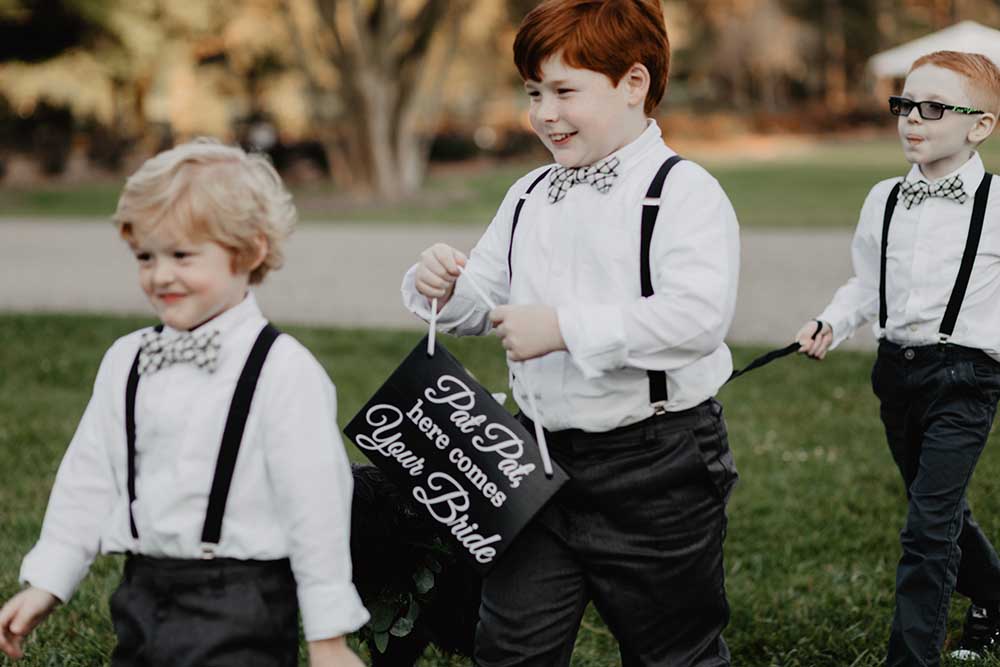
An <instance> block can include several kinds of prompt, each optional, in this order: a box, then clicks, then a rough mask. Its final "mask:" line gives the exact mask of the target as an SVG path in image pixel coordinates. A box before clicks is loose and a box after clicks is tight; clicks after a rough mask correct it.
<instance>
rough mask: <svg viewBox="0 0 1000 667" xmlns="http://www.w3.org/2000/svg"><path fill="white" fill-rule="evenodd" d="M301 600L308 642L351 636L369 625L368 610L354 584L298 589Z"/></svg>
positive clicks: (300, 607) (303, 622)
mask: <svg viewBox="0 0 1000 667" xmlns="http://www.w3.org/2000/svg"><path fill="white" fill-rule="evenodd" d="M298 596H299V610H300V611H301V612H302V629H303V631H304V632H305V636H306V641H310V642H313V641H319V640H321V639H332V638H334V637H340V636H342V635H346V634H350V633H352V632H354V631H355V630H357V629H358V628H360V627H361V626H363V625H364V624H365V623H367V622H368V618H369V616H368V610H367V609H365V606H364V605H363V604H362V603H361V598H360V597H359V596H358V592H357V590H356V589H355V588H354V585H353V584H341V585H336V584H335V585H325V586H311V587H309V588H308V589H303V588H302V587H299V590H298Z"/></svg>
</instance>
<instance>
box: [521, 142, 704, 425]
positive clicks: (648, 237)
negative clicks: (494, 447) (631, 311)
mask: <svg viewBox="0 0 1000 667" xmlns="http://www.w3.org/2000/svg"><path fill="white" fill-rule="evenodd" d="M683 159H684V158H682V157H681V156H680V155H672V156H671V157H669V158H667V159H666V160H665V161H664V162H663V164H662V165H660V168H659V170H658V171H657V172H656V175H655V176H654V177H653V180H652V182H651V183H650V184H649V189H648V190H647V191H646V198H645V200H643V203H642V238H641V240H640V244H639V245H640V248H639V282H640V285H641V287H642V296H644V297H648V296H652V295H653V280H652V271H651V270H650V260H649V252H650V248H651V247H652V243H653V228H654V227H656V217H657V215H658V214H659V212H660V195H661V194H662V192H663V184H664V183H665V182H666V180H667V174H669V173H670V170H671V169H673V168H674V165H676V164H677V163H678V162H680V161H681V160H683ZM548 173H549V170H548V169H546V170H545V171H544V172H542V173H541V174H540V175H539V176H538V178H536V179H535V180H534V181H533V182H532V183H531V185H529V186H528V189H527V190H525V192H524V194H523V195H521V199H520V200H519V201H518V202H517V207H516V208H515V209H514V221H513V223H512V224H511V228H510V245H509V246H508V248H507V276H508V279H509V280H512V279H513V277H514V269H513V264H512V263H511V255H512V253H513V250H514V231H515V230H516V229H517V222H518V219H519V218H520V217H521V207H522V206H523V205H524V200H525V199H527V198H528V195H530V194H531V191H532V190H534V189H535V186H536V185H538V184H539V183H540V182H541V180H542V179H543V178H545V176H546V175H547V174H548ZM647 374H648V376H649V402H650V403H652V404H653V405H655V406H657V407H658V408H662V407H663V405H664V404H665V403H666V402H667V374H666V373H664V372H663V371H648V372H647Z"/></svg>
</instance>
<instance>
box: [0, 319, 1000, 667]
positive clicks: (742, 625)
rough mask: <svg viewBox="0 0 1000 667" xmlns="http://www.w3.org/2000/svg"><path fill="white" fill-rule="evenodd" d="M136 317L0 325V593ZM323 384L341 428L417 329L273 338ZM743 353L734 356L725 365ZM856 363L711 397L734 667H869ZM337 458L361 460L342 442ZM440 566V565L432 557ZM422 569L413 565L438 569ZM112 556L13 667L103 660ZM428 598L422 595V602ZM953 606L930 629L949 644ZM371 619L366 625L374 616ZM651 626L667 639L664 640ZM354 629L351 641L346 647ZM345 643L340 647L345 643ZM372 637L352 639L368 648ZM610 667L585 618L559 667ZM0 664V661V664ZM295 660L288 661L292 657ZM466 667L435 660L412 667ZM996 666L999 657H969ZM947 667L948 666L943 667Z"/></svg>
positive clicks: (884, 558) (877, 558)
mask: <svg viewBox="0 0 1000 667" xmlns="http://www.w3.org/2000/svg"><path fill="white" fill-rule="evenodd" d="M147 323H148V321H147V320H144V319H138V318H111V317H82V316H55V315H0V340H3V341H4V343H5V344H4V345H3V346H0V460H2V461H3V463H4V467H3V475H2V480H3V483H2V484H0V536H2V539H0V564H2V565H0V598H6V597H7V596H9V595H11V594H13V593H14V592H15V591H16V590H17V589H18V584H17V572H18V568H19V566H20V560H21V558H22V557H23V555H24V554H25V553H26V552H27V550H28V549H30V548H31V545H32V544H33V543H34V541H35V540H36V539H37V535H38V530H39V527H40V524H41V520H42V516H43V513H44V509H45V503H46V500H47V498H48V493H49V490H50V488H51V484H52V480H53V478H54V476H55V471H56V467H57V465H58V462H59V460H60V457H61V456H62V453H63V451H64V450H65V447H66V443H67V442H68V441H69V438H70V437H71V436H72V433H73V430H74V428H75V426H76V422H77V420H78V419H79V418H80V415H81V414H82V412H83V409H84V406H85V404H86V401H87V398H88V396H89V393H90V387H91V384H92V382H93V378H94V375H95V373H96V370H97V366H98V363H99V361H100V358H101V355H102V354H103V352H104V350H105V349H106V348H107V347H108V346H109V345H110V343H111V342H112V341H113V340H114V339H115V338H116V337H118V336H120V335H122V334H124V333H126V332H128V331H131V330H133V329H135V328H137V327H139V326H143V325H145V324H147ZM287 330H289V331H290V332H291V333H292V334H293V335H295V336H296V337H297V338H299V340H301V341H302V342H303V343H304V344H305V345H307V346H308V347H309V348H310V349H311V350H313V352H314V353H315V354H316V355H317V357H318V358H319V359H320V360H321V362H322V363H323V364H324V366H325V367H326V368H327V370H328V371H329V372H330V374H331V377H333V378H334V380H335V381H336V383H337V387H338V397H339V400H340V408H341V410H340V415H339V420H340V422H341V424H342V425H343V424H344V423H345V422H346V421H347V420H348V419H349V418H350V417H351V416H353V414H354V413H355V412H356V411H357V410H358V409H359V408H360V407H361V405H362V404H363V402H364V401H365V400H366V399H367V398H368V397H369V396H370V395H371V394H372V393H373V392H374V391H375V389H376V388H377V387H378V386H379V385H380V384H381V383H382V381H383V380H384V379H385V377H387V375H388V374H389V373H390V372H391V371H392V370H393V369H394V368H395V366H396V365H397V364H398V363H399V361H400V360H401V359H402V358H403V357H404V356H405V355H406V354H407V353H408V351H409V350H410V348H411V347H412V346H413V345H414V344H415V343H416V341H417V338H418V336H419V335H418V334H416V333H408V332H390V331H377V330H363V331H362V330H355V331H343V330H325V329H318V328H299V327H288V328H287ZM442 342H443V344H444V345H446V346H447V347H448V348H449V349H450V350H451V351H452V352H453V353H454V354H455V355H456V356H457V357H458V358H459V359H461V360H462V361H463V363H465V364H466V365H467V366H468V367H469V368H470V369H472V370H473V371H474V372H475V373H476V375H477V376H478V377H479V378H480V379H481V381H482V382H483V383H484V384H485V385H486V386H487V387H488V388H491V389H499V388H502V387H503V386H504V384H505V382H506V372H505V368H504V360H503V353H502V350H501V348H500V347H499V346H498V345H497V341H496V340H495V339H493V338H487V339H462V340H454V339H451V338H444V339H443V340H442ZM759 352H761V350H755V349H737V350H736V351H735V356H736V360H735V361H736V366H738V367H739V366H742V365H745V363H746V362H747V361H748V360H749V359H751V358H752V357H753V356H754V355H755V354H757V353H759ZM871 361H872V356H871V355H870V354H866V353H850V352H841V351H835V352H834V353H833V354H832V355H831V356H830V357H829V358H828V359H827V360H826V361H823V362H821V363H816V362H810V361H808V360H805V359H802V358H798V357H792V358H789V359H783V360H781V361H779V362H777V363H775V364H773V365H771V366H768V367H766V368H764V369H761V370H760V371H757V372H755V373H753V374H751V375H748V376H746V377H744V378H741V379H739V380H737V381H735V382H733V383H732V384H731V385H728V386H726V387H725V388H724V389H723V391H722V392H721V395H720V400H721V401H722V403H723V404H724V406H725V410H726V419H727V422H728V425H729V431H730V442H731V444H732V447H733V450H734V453H735V456H736V461H737V465H738V466H739V469H740V474H741V481H740V483H739V485H738V486H737V488H736V491H735V493H734V495H733V499H732V502H731V504H730V507H729V516H730V522H729V535H728V537H727V540H726V569H727V587H728V591H729V600H730V604H731V607H732V614H733V615H732V620H731V623H730V625H729V628H728V629H727V631H726V639H727V641H728V642H729V645H730V648H731V649H732V652H733V655H734V656H735V664H739V665H742V666H746V667H779V666H780V667H846V666H853V667H878V666H880V665H881V663H882V660H883V657H884V645H885V640H886V637H887V636H888V628H889V621H890V616H891V613H892V590H893V580H894V571H895V566H896V560H897V558H898V556H899V545H898V532H899V529H900V528H901V526H902V524H903V520H904V516H905V511H906V504H905V500H904V497H903V490H902V485H901V483H900V481H899V479H898V473H897V472H896V470H895V467H894V465H893V463H892V461H891V459H890V457H889V454H888V450H887V447H886V445H885V442H884V435H883V433H882V428H881V424H880V422H879V419H878V412H877V405H876V401H875V399H874V398H873V396H872V395H871V391H870V389H869V387H868V375H869V371H870V367H871ZM998 444H1000V443H998V438H997V434H996V430H995V431H994V435H993V437H992V439H991V442H990V443H989V445H988V446H987V448H986V452H985V454H984V455H983V457H982V459H981V461H980V463H979V466H978V469H977V473H976V476H975V478H974V479H973V482H972V485H971V489H970V503H971V505H972V507H973V508H974V510H975V512H976V516H977V519H978V520H979V522H980V524H981V525H982V527H983V529H984V530H985V531H986V533H987V534H988V535H991V536H992V537H993V538H994V540H995V541H997V540H1000V457H998V455H997V451H996V448H997V445H998ZM350 450H351V451H350V454H351V457H352V458H353V459H355V460H362V458H363V457H362V456H361V455H360V453H359V452H358V451H357V450H355V449H353V447H351V448H350ZM444 557H445V556H444V555H441V556H440V558H444ZM434 560H435V562H430V561H429V562H427V563H425V566H426V569H427V570H428V571H429V572H433V573H435V580H436V578H437V575H436V573H437V572H438V571H439V570H440V569H441V567H440V562H439V559H438V557H437V556H435V558H434ZM120 567H121V565H120V560H119V559H118V558H114V557H102V558H99V559H98V560H97V561H96V563H95V564H94V567H93V568H92V570H91V574H90V576H88V577H87V578H86V579H85V581H84V584H83V586H82V587H81V589H80V591H79V592H78V593H77V595H76V596H75V597H74V598H73V600H71V601H70V602H69V604H67V605H65V606H64V607H62V608H60V609H59V610H57V611H56V613H55V614H54V615H53V616H52V617H51V618H50V619H49V620H48V621H46V623H45V624H44V625H43V626H42V627H40V628H39V629H38V630H37V631H36V633H35V634H34V635H33V637H32V639H31V640H30V642H29V643H28V646H27V649H28V657H27V658H26V659H25V660H24V661H22V662H20V663H18V664H19V665H23V666H24V667H41V666H49V665H60V666H61V667H62V666H69V667H84V666H86V667H90V666H92V665H97V664H105V663H106V660H107V656H108V655H109V654H110V651H111V648H112V646H113V643H114V636H113V631H112V628H111V623H110V619H109V617H108V612H107V600H108V597H109V596H110V594H111V592H112V591H113V590H114V588H115V586H116V585H117V582H118V577H119V572H120ZM417 574H418V576H417V579H415V580H414V593H413V595H412V596H405V597H404V598H403V599H399V600H395V601H390V604H388V605H385V606H383V605H374V606H373V608H372V610H371V611H372V612H373V626H371V627H372V628H373V629H374V627H377V628H378V631H377V632H373V633H372V642H373V643H374V646H375V648H374V649H366V648H364V647H363V646H362V648H361V653H362V655H368V654H367V653H366V651H368V650H378V647H379V646H381V647H382V648H384V647H385V646H387V645H388V642H389V641H392V638H393V636H401V635H405V634H406V633H408V632H409V631H410V630H411V629H412V624H413V622H414V621H415V620H416V619H418V618H419V613H420V609H421V608H422V604H421V597H420V595H421V594H420V593H418V592H417V585H418V583H417V582H418V580H420V581H424V582H427V581H429V580H430V579H429V577H428V576H427V574H424V573H422V572H421V570H420V569H419V568H418V572H417ZM433 591H434V589H433V588H431V589H430V590H429V591H428V593H429V594H432V593H433ZM964 611H965V604H964V602H961V601H958V600H956V602H955V604H953V605H952V611H951V615H950V617H949V619H948V626H947V628H948V639H947V641H948V642H949V645H954V642H955V641H956V639H957V636H958V633H959V632H960V629H961V623H962V616H963V614H964ZM376 619H377V620H376ZM665 631H668V629H665ZM363 635H364V633H361V635H360V636H361V637H363ZM358 641H359V640H358V639H353V640H352V643H353V645H354V646H358ZM371 645H372V644H368V646H371ZM617 663H618V654H617V644H616V643H615V640H614V638H613V637H612V636H611V634H610V633H609V632H608V630H607V628H606V627H605V626H604V624H603V622H602V621H601V619H600V617H599V616H598V614H597V613H596V611H595V610H594V609H593V608H590V609H588V610H587V613H586V614H585V616H584V621H583V627H582V629H581V631H580V635H579V637H578V639H577V643H576V651H575V653H574V656H573V665H574V667H607V666H608V665H612V664H617ZM5 664H8V663H7V662H5V661H3V660H0V665H5ZM302 664H303V665H304V664H305V657H304V653H303V657H302ZM464 664H467V661H465V660H462V659H451V658H448V657H446V656H443V655H441V654H440V653H439V652H437V651H436V650H433V649H432V650H429V651H428V652H427V654H426V655H425V656H424V658H423V660H422V662H421V665H422V666H423V667H457V666H458V665H464ZM979 664H981V665H982V667H1000V661H995V660H994V661H987V662H984V663H979ZM945 665H946V666H947V667H956V663H949V662H948V661H946V662H945Z"/></svg>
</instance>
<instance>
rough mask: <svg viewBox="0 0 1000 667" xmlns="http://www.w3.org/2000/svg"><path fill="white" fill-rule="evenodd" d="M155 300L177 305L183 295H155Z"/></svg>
mask: <svg viewBox="0 0 1000 667" xmlns="http://www.w3.org/2000/svg"><path fill="white" fill-rule="evenodd" d="M156 298H157V299H159V300H160V301H162V302H163V303H177V302H178V301H180V300H181V299H183V298H184V295H183V294H157V295H156Z"/></svg>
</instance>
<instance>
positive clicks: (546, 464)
mask: <svg viewBox="0 0 1000 667" xmlns="http://www.w3.org/2000/svg"><path fill="white" fill-rule="evenodd" d="M458 270H459V271H460V272H461V273H462V275H463V276H465V277H466V279H467V280H468V281H469V284H470V285H472V289H474V290H475V291H476V294H478V295H479V298H480V299H482V300H483V302H485V303H486V305H487V306H489V307H490V310H494V309H496V307H497V305H496V304H495V303H493V300H492V299H490V297H489V295H487V294H486V291H485V290H483V288H482V287H480V286H479V283H477V282H476V280H475V279H474V278H473V277H472V274H471V273H468V272H467V271H466V270H465V267H462V266H460V267H458ZM511 363H512V364H516V365H517V367H518V369H519V371H520V372H519V375H520V376H521V384H522V385H523V386H524V390H525V391H526V392H527V393H528V405H529V406H531V412H532V413H533V415H534V417H535V419H534V422H535V442H536V443H538V453H539V454H540V455H541V457H542V469H543V470H545V476H546V477H552V474H553V471H552V460H551V459H550V458H549V446H548V444H547V443H546V442H545V427H544V426H543V425H542V411H541V410H539V409H538V404H537V403H535V394H534V392H533V391H531V387H530V386H528V383H527V382H525V377H524V376H525V373H524V371H525V369H526V366H527V362H516V361H515V362H511Z"/></svg>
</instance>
